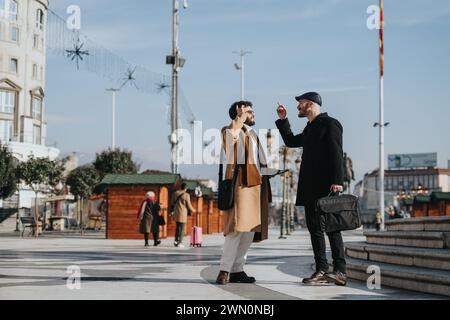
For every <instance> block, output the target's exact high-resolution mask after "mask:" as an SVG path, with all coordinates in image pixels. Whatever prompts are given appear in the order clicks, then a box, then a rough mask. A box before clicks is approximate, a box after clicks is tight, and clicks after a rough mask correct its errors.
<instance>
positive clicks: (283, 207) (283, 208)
mask: <svg viewBox="0 0 450 320" xmlns="http://www.w3.org/2000/svg"><path fill="white" fill-rule="evenodd" d="M280 153H281V155H282V156H283V168H284V170H286V169H287V160H288V159H287V153H288V148H287V147H285V146H284V147H282V148H281V150H280ZM287 176H288V175H287V173H284V174H283V176H282V177H281V179H282V182H283V200H282V203H281V214H280V237H279V239H286V237H285V236H284V235H285V233H284V223H285V222H284V218H285V214H286V206H287V204H286V200H287V195H286V193H287Z"/></svg>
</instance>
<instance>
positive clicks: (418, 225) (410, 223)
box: [385, 216, 450, 232]
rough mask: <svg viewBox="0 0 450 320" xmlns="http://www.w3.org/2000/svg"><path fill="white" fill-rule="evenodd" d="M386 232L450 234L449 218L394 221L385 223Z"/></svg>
mask: <svg viewBox="0 0 450 320" xmlns="http://www.w3.org/2000/svg"><path fill="white" fill-rule="evenodd" d="M385 225H386V229H387V230H388V231H447V232H450V217H449V216H445V217H420V218H412V219H395V220H389V221H386V222H385Z"/></svg>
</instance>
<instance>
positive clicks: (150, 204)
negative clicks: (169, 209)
mask: <svg viewBox="0 0 450 320" xmlns="http://www.w3.org/2000/svg"><path fill="white" fill-rule="evenodd" d="M160 211H161V206H160V204H159V202H158V201H156V195H155V193H154V192H152V191H150V192H148V193H147V194H146V195H145V200H144V201H142V203H141V205H140V206H139V210H138V220H139V231H140V233H142V234H143V235H144V240H145V246H146V247H148V246H149V243H148V240H149V236H150V232H151V233H153V245H154V246H155V247H157V246H159V245H160V244H161V241H160V240H159V226H160V224H161V220H162V219H161V217H160Z"/></svg>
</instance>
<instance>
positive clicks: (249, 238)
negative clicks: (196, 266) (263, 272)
mask: <svg viewBox="0 0 450 320" xmlns="http://www.w3.org/2000/svg"><path fill="white" fill-rule="evenodd" d="M254 236H255V233H254V232H233V233H230V234H229V235H227V236H226V237H225V243H224V245H223V253H222V259H221V260H220V271H226V272H231V273H236V272H242V271H244V265H245V262H246V261H247V251H248V249H249V248H250V245H251V244H252V243H253V238H254Z"/></svg>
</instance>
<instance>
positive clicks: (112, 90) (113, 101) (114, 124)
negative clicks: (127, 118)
mask: <svg viewBox="0 0 450 320" xmlns="http://www.w3.org/2000/svg"><path fill="white" fill-rule="evenodd" d="M106 91H109V92H112V129H111V130H112V132H111V135H112V138H111V140H112V141H111V148H112V150H115V149H116V93H117V92H119V91H120V89H115V88H110V89H106Z"/></svg>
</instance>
